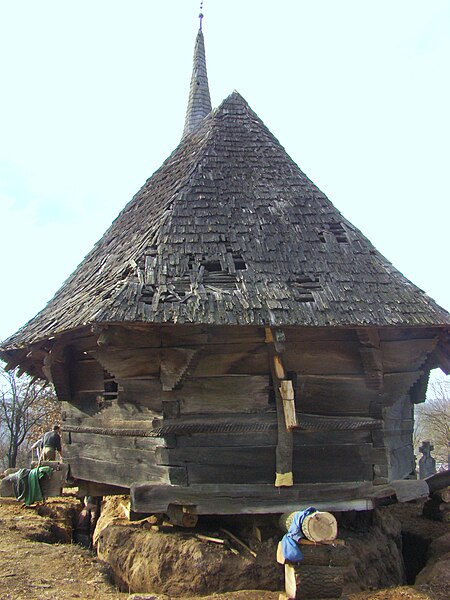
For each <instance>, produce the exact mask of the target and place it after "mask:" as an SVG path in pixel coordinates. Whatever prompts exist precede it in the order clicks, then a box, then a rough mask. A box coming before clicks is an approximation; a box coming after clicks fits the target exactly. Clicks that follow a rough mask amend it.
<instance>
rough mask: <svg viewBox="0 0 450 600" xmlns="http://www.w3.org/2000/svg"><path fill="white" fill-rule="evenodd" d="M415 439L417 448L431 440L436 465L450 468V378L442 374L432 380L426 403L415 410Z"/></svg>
mask: <svg viewBox="0 0 450 600" xmlns="http://www.w3.org/2000/svg"><path fill="white" fill-rule="evenodd" d="M414 438H415V442H416V444H417V447H418V446H419V445H420V443H421V442H422V441H424V440H429V441H430V442H431V443H432V444H433V446H434V450H433V456H434V458H435V459H436V463H437V464H438V465H441V467H444V468H449V467H448V464H449V444H450V378H448V377H447V378H445V377H444V376H443V375H442V374H441V375H435V376H434V377H432V379H431V380H430V384H429V386H428V392H427V399H426V402H425V403H424V404H419V405H417V406H416V409H415V431H414Z"/></svg>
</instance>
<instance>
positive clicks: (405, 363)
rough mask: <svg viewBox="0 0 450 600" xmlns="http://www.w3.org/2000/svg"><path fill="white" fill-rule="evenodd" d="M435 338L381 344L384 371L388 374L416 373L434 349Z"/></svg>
mask: <svg viewBox="0 0 450 600" xmlns="http://www.w3.org/2000/svg"><path fill="white" fill-rule="evenodd" d="M436 343H437V338H434V339H419V340H401V341H384V342H381V345H380V348H381V352H382V354H383V363H384V369H385V371H386V372H388V373H402V372H404V371H411V370H413V371H418V370H419V369H420V367H421V366H422V365H423V363H424V362H425V361H426V359H427V356H428V354H429V353H430V352H431V351H432V350H434V348H435V347H436Z"/></svg>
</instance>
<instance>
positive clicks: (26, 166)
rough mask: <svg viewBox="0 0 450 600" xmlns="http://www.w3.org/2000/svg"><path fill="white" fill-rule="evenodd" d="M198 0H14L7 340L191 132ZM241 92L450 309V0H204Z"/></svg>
mask: <svg viewBox="0 0 450 600" xmlns="http://www.w3.org/2000/svg"><path fill="white" fill-rule="evenodd" d="M198 12H199V2H198V0H159V1H156V0H127V1H124V0H122V1H119V0H89V1H88V0H77V1H76V2H75V1H70V0H42V1H40V2H38V1H36V0H14V1H12V0H0V57H1V64H2V77H1V83H2V93H1V95H0V215H1V220H0V236H1V247H2V260H1V263H0V281H1V282H2V293H1V294H0V339H4V338H6V337H7V336H8V335H10V334H12V333H13V332H14V331H15V330H16V329H17V328H19V327H20V326H22V325H23V324H25V322H26V321H28V320H29V319H30V318H31V317H33V316H34V315H35V314H36V313H37V312H38V311H39V310H40V309H42V308H43V307H44V305H45V304H46V302H47V301H48V300H50V298H51V297H52V296H53V294H54V293H55V292H56V291H57V289H58V288H59V287H60V285H61V284H62V282H63V281H64V280H65V279H66V278H67V277H68V276H69V275H70V273H71V272H72V271H73V270H74V268H75V267H76V265H77V264H78V263H79V262H80V261H81V260H82V258H83V257H84V256H85V255H86V253H87V252H88V251H89V250H90V249H91V248H92V246H93V245H94V243H95V242H96V241H97V239H99V238H100V237H101V236H102V234H103V232H104V231H105V230H106V229H107V227H108V226H109V225H110V223H111V221H112V220H113V219H114V218H115V217H116V216H117V214H118V213H119V211H120V210H121V209H122V208H123V207H124V206H125V204H126V203H127V202H128V201H129V200H130V199H131V197H132V196H133V195H134V194H135V193H136V192H137V191H138V189H139V188H140V187H141V185H142V184H143V183H144V182H145V180H146V179H147V178H148V177H149V176H150V175H151V174H152V173H153V172H154V171H155V170H156V169H157V168H158V167H159V166H160V165H161V163H162V162H163V160H164V159H165V158H166V157H167V156H168V155H169V154H170V152H171V151H172V150H173V149H174V148H175V147H176V145H177V144H178V142H179V139H180V137H181V133H182V129H183V121H184V113H185V109H186V104H187V96H188V89H189V82H190V76H191V64H192V54H193V49H194V40H195V36H196V32H197V28H198V19H197V15H198ZM204 14H205V19H204V22H203V30H204V34H205V43H206V58H207V65H208V75H209V84H210V91H211V96H212V102H213V106H218V105H219V104H220V103H221V101H222V100H223V99H224V98H225V97H226V96H228V94H230V93H231V92H232V91H233V90H234V89H236V90H238V91H239V92H240V93H241V94H242V95H243V96H244V98H245V99H246V100H247V102H248V103H249V104H250V106H251V107H252V108H253V110H255V111H256V112H257V114H258V115H259V117H260V118H261V119H262V120H263V121H264V122H265V123H266V125H267V126H268V127H269V129H270V130H271V131H272V133H273V134H274V135H275V136H276V137H277V138H278V139H279V141H280V142H281V144H282V145H283V146H284V147H285V148H286V150H287V151H288V153H289V154H290V155H291V156H292V158H293V159H294V160H295V161H296V162H297V164H298V165H299V166H300V168H301V169H302V170H303V171H304V172H305V173H306V174H307V175H308V176H309V177H310V178H311V179H312V180H313V181H314V182H315V183H316V185H318V186H319V188H321V190H322V191H323V192H324V193H325V194H326V195H327V196H328V197H329V199H330V200H331V201H332V202H333V204H334V205H335V206H336V207H337V208H338V209H339V210H340V211H341V212H342V213H343V214H344V216H345V217H346V218H347V219H349V220H350V221H351V222H352V223H353V224H354V225H355V226H356V227H358V228H359V229H361V230H362V232H363V233H364V234H365V235H366V236H367V237H368V238H369V239H370V240H371V241H372V243H373V244H374V245H375V246H376V247H377V248H378V250H379V251H380V252H382V253H383V254H384V255H385V256H386V258H388V259H389V260H390V261H391V262H392V263H393V264H394V266H395V267H396V268H397V269H399V270H400V271H401V272H402V273H403V274H404V275H405V276H406V277H408V278H409V279H411V280H412V281H413V283H415V284H416V285H418V286H419V287H421V288H422V289H423V290H425V291H426V292H427V293H428V294H429V295H430V296H431V297H432V298H434V299H435V300H436V301H437V302H438V303H439V304H441V305H442V306H444V307H445V308H446V309H447V310H449V309H450V284H449V275H448V229H449V217H450V208H449V207H450V199H449V190H450V181H449V164H450V151H449V140H450V117H449V113H450V66H449V62H450V0H420V1H419V0H377V1H376V2H375V1H372V2H370V1H369V0H339V1H338V0H314V1H311V0H309V1H307V0H283V1H279V2H275V1H274V0H272V1H270V2H269V1H268V0H240V1H237V0H205V2H204Z"/></svg>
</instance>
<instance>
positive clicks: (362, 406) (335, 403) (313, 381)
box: [298, 374, 380, 416]
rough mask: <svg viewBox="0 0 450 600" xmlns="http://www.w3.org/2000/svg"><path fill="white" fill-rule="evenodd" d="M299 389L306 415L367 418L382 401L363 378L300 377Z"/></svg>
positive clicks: (361, 376) (301, 375)
mask: <svg viewBox="0 0 450 600" xmlns="http://www.w3.org/2000/svg"><path fill="white" fill-rule="evenodd" d="M298 389H299V390H300V394H301V399H302V400H301V408H302V412H305V413H308V412H310V413H316V414H322V415H330V414H331V415H333V414H340V415H343V416H344V415H355V416H357V415H361V416H367V415H370V414H371V413H370V406H371V403H372V402H379V401H380V394H379V392H377V391H375V390H370V389H368V388H367V386H366V381H365V378H364V376H363V375H360V376H350V375H341V376H325V375H303V374H299V375H298Z"/></svg>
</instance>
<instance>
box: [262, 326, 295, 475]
mask: <svg viewBox="0 0 450 600" xmlns="http://www.w3.org/2000/svg"><path fill="white" fill-rule="evenodd" d="M265 341H266V343H267V344H268V350H269V363H270V371H271V374H272V381H273V387H274V392H275V402H276V408H277V422H278V440H277V448H276V475H275V487H290V486H292V485H294V478H293V475H292V455H293V451H294V439H293V435H292V430H290V429H288V427H287V422H289V423H291V422H292V409H290V411H289V414H290V417H289V419H288V421H287V420H286V414H285V409H284V401H283V397H282V395H281V391H280V387H281V381H282V379H281V378H280V377H279V375H284V373H285V370H284V367H283V363H282V360H281V357H280V356H279V355H278V354H277V353H276V349H275V345H274V341H275V340H274V336H273V334H272V331H271V329H270V328H269V327H266V340H265ZM286 402H289V403H290V404H291V405H294V402H293V401H292V400H287V401H286ZM294 414H295V405H294Z"/></svg>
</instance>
